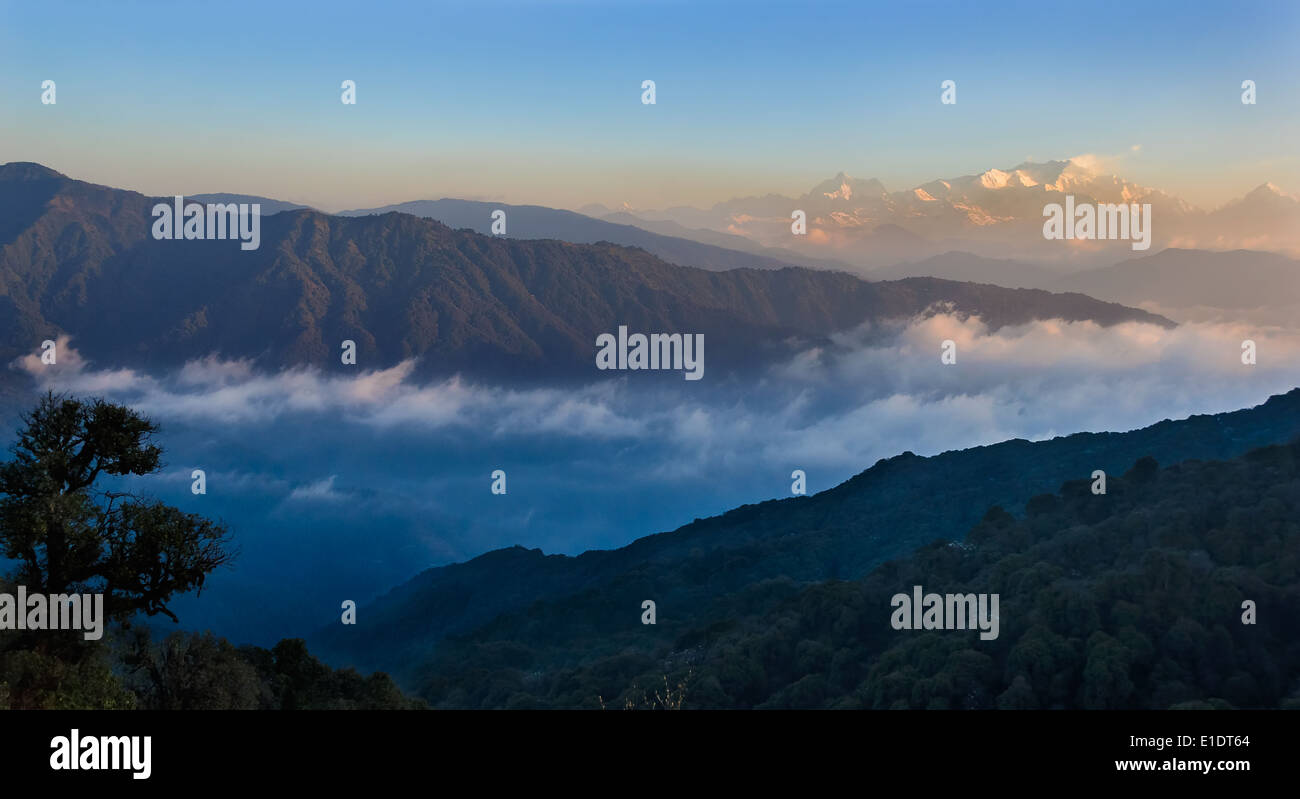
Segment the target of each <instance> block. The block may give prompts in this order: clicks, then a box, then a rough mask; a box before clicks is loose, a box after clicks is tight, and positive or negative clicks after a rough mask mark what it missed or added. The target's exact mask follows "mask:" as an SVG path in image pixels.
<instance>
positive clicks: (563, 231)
mask: <svg viewBox="0 0 1300 799" xmlns="http://www.w3.org/2000/svg"><path fill="white" fill-rule="evenodd" d="M498 210H500V211H505V213H506V219H505V222H506V232H505V235H506V237H507V238H514V239H559V240H560V241H567V242H571V243H573V244H596V243H599V242H609V243H611V244H619V245H622V246H624V247H639V248H640V249H643V250H645V251H646V252H648V253H650V254H652V255H655V256H658V257H659V258H661V259H663V260H664V261H667V262H668V263H671V264H677V265H679V266H693V267H696V268H698V269H710V270H714V271H723V270H727V269H742V268H748V269H783V268H785V267H787V266H791V265H794V266H811V267H816V268H819V269H844V270H848V269H850V267H849V266H848V265H847V264H844V263H840V262H837V261H833V260H829V259H819V258H813V257H809V256H807V255H803V254H800V253H797V252H794V251H791V250H780V249H774V248H768V247H763V246H762V245H759V244H755V243H754V242H752V241H750V240H749V239H746V238H744V237H743V236H727V235H726V234H721V233H710V232H709V231H702V232H701V237H702V238H707V239H711V241H708V242H699V241H693V240H691V239H690V238H684V237H682V236H680V235H678V234H677V233H669V234H667V235H663V234H661V233H656V232H652V228H654V227H658V228H663V229H667V230H674V229H676V228H677V227H679V226H677V225H674V224H672V223H662V224H656V223H639V224H625V223H621V222H614V221H606V220H601V219H593V218H592V217H589V216H584V215H583V214H579V213H575V212H573V211H565V210H561V209H556V208H546V207H543V206H540V205H509V204H507V203H489V202H479V201H474V200H456V199H442V200H416V201H414V202H405V203H398V204H396V205H385V206H383V207H382V208H366V209H359V210H353V211H341V212H340V213H339V216H374V215H378V214H388V213H401V214H411V215H412V216H421V217H425V218H427V219H436V220H437V221H439V222H441V223H443V224H444V225H447V226H448V227H452V228H468V229H470V230H473V231H475V232H476V233H482V234H484V235H490V234H491V232H492V221H493V220H492V213H493V212H494V211H498ZM638 222H639V220H638ZM685 232H689V231H685Z"/></svg>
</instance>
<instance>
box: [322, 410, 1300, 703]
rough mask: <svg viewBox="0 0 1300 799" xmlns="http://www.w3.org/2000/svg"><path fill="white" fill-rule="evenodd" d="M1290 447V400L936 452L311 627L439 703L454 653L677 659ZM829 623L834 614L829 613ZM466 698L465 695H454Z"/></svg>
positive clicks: (400, 592) (518, 561)
mask: <svg viewBox="0 0 1300 799" xmlns="http://www.w3.org/2000/svg"><path fill="white" fill-rule="evenodd" d="M1297 436H1300V389H1296V390H1293V391H1291V392H1289V393H1287V394H1285V395H1281V396H1275V397H1272V398H1270V399H1269V400H1268V401H1267V402H1265V403H1264V404H1262V405H1259V406H1257V407H1254V408H1250V409H1246V410H1241V411H1236V412H1232V413H1222V414H1216V415H1206V416H1192V417H1190V418H1187V419H1182V420H1178V421H1168V420H1167V421H1163V422H1160V423H1158V424H1155V425H1152V426H1150V427H1146V428H1142V429H1140V430H1134V431H1130V432H1124V433H1077V434H1074V435H1070V436H1064V437H1061V438H1055V439H1052V440H1050V441H1040V442H1029V441H1024V440H1019V439H1017V440H1012V441H1005V442H1002V443H999V444H993V445H990V446H983V447H975V448H972V449H966V450H960V451H954V452H946V453H943V454H941V455H936V456H934V457H918V456H916V455H913V454H912V453H910V452H907V453H903V454H902V455H899V456H897V457H894V458H889V459H885V460H881V461H880V462H878V463H876V464H875V465H874V466H872V467H871V468H869V469H867V470H866V471H864V472H862V473H861V474H858V475H857V476H855V477H853V478H851V479H849V480H847V481H846V482H844V483H842V484H840V485H838V486H836V487H835V488H832V489H829V490H827V491H823V492H821V493H819V494H816V495H814V496H809V497H792V498H789V499H783V500H770V501H767V502H763V503H761V504H758V505H746V506H743V507H740V508H736V509H735V510H732V511H729V512H727V513H725V514H722V515H721V516H717V517H713V518H709V519H697V520H695V521H694V522H692V523H690V524H687V525H685V526H683V527H681V528H679V529H677V530H674V531H672V532H667V533H660V534H657V535H649V536H646V537H644V538H640V539H637V540H636V541H634V542H633V543H631V544H628V545H627V546H625V547H621V548H619V549H614V550H601V551H591V552H586V553H584V554H582V555H579V556H577V557H569V556H563V555H545V554H543V553H542V552H541V551H540V550H535V549H533V550H529V549H524V548H522V547H514V548H511V549H503V550H498V551H494V552H489V553H487V554H485V555H482V556H480V557H477V558H474V559H473V560H471V561H468V562H466V563H460V564H455V565H451V566H443V567H439V568H434V569H429V570H428V571H426V572H423V573H422V574H420V575H418V576H416V577H415V578H413V579H411V580H410V581H409V582H407V583H405V584H403V585H401V586H399V587H397V588H395V589H393V590H392V591H390V592H389V593H388V594H385V595H384V596H382V597H380V598H378V599H376V600H375V601H373V602H372V603H370V604H368V605H364V606H363V607H362V608H361V609H360V610H359V615H358V618H359V619H364V622H363V623H358V624H357V625H355V626H343V625H339V624H337V623H335V624H332V625H330V626H328V627H326V628H324V629H322V630H321V631H320V632H319V633H318V634H317V635H316V636H315V637H314V639H313V640H312V649H313V651H319V652H321V653H323V654H325V655H326V656H327V657H328V659H331V660H333V661H335V662H337V663H339V664H351V665H357V666H360V667H363V668H366V669H384V670H387V671H389V672H390V673H393V674H394V675H395V676H396V677H397V678H399V680H401V681H402V682H403V683H404V684H405V685H406V686H407V687H408V688H416V689H419V690H422V691H423V692H425V694H426V695H427V696H434V695H439V696H442V697H444V698H445V690H446V689H448V687H449V686H450V685H456V684H457V683H455V682H451V683H449V682H448V680H450V679H451V678H452V675H451V674H450V672H447V673H444V672H443V671H441V669H448V670H451V669H455V666H453V665H452V664H453V663H455V662H457V660H458V658H460V656H461V654H464V653H465V652H470V653H472V654H473V656H474V657H475V658H486V661H484V663H483V664H480V663H477V662H476V663H475V668H477V667H479V666H480V665H484V664H486V665H488V666H492V667H494V668H497V667H499V668H503V669H507V670H510V669H514V670H526V671H528V672H533V673H535V674H536V675H545V674H546V673H547V672H548V671H549V670H550V669H555V668H564V669H575V668H580V667H582V666H583V664H590V663H593V662H595V661H597V660H598V659H600V658H604V657H607V656H620V657H625V658H629V659H631V660H632V661H635V662H642V663H644V662H645V658H647V657H650V656H651V655H654V656H656V657H663V656H664V655H665V654H666V653H667V652H670V651H673V650H678V654H679V655H682V654H688V653H683V652H681V651H680V650H683V649H689V648H690V647H692V646H693V642H698V641H701V640H704V639H707V638H709V637H711V636H712V635H715V634H717V633H719V632H723V631H726V630H727V629H729V626H730V625H731V624H732V623H734V620H735V618H736V617H737V616H738V615H740V614H742V613H744V614H753V613H758V612H759V611H761V609H762V608H764V607H769V606H771V603H773V602H777V601H780V600H783V599H785V598H787V597H789V596H791V595H793V594H794V593H795V592H797V590H798V589H799V588H800V586H802V585H805V584H808V583H812V582H817V581H822V580H832V579H839V580H854V579H858V578H860V577H862V576H863V575H864V574H866V573H867V572H868V571H869V570H870V569H872V568H873V567H875V566H876V565H878V564H880V563H882V562H884V561H886V560H889V559H891V558H897V557H901V556H903V555H906V554H907V553H910V552H912V551H913V550H915V549H917V548H918V547H922V546H924V545H926V544H929V543H930V542H932V541H935V540H936V539H948V540H960V539H961V538H962V537H963V536H964V535H965V533H966V532H967V531H968V530H969V529H970V528H971V527H972V526H973V525H975V524H976V523H977V522H979V521H980V519H981V518H983V517H984V516H985V514H986V512H987V511H988V510H989V508H990V507H992V506H1000V508H1001V509H1002V510H1003V511H1004V512H1010V513H1020V512H1022V511H1023V510H1024V509H1025V507H1026V503H1027V502H1028V501H1029V500H1030V499H1031V498H1032V497H1035V496H1036V495H1039V494H1042V493H1045V492H1053V491H1056V490H1057V489H1058V488H1060V486H1061V485H1062V483H1065V482H1066V481H1086V480H1088V479H1090V476H1091V475H1092V473H1093V470H1095V469H1102V470H1104V471H1105V472H1106V473H1107V474H1109V475H1120V474H1122V473H1124V472H1125V471H1127V470H1128V469H1129V468H1130V467H1132V466H1133V464H1134V463H1135V462H1136V461H1137V460H1139V459H1141V458H1143V457H1146V456H1151V457H1154V458H1155V459H1156V461H1158V462H1160V463H1161V464H1172V463H1177V462H1180V461H1186V460H1189V459H1209V458H1231V457H1236V456H1238V455H1240V454H1242V453H1244V452H1247V451H1249V450H1251V449H1253V448H1255V447H1260V446H1266V445H1270V444H1275V443H1284V442H1289V441H1292V440H1295V439H1296V438H1297ZM645 599H653V600H655V602H656V603H657V607H658V611H657V612H658V623H657V624H656V625H655V626H653V627H646V626H642V625H641V624H640V623H639V621H638V617H639V614H640V608H641V602H642V601H643V600H645ZM823 611H824V614H829V615H828V616H824V617H825V618H827V619H831V620H833V619H834V617H835V615H836V614H837V613H838V612H839V611H838V610H836V609H835V608H834V607H826V608H823ZM881 613H882V614H883V613H885V611H884V610H882V611H881ZM828 623H829V622H828ZM880 628H881V629H882V630H883V629H885V628H886V626H885V622H884V616H882V617H881V621H880ZM444 651H446V652H450V653H451V654H450V655H448V656H447V657H443V654H444ZM649 662H650V663H651V664H656V663H657V661H654V660H651V661H649ZM655 668H658V666H657V665H655ZM664 670H665V671H670V670H671V667H670V666H667V665H665V666H664ZM479 677H480V678H481V679H480V680H479V685H477V687H469V686H465V685H463V684H462V685H461V687H462V689H463V690H466V691H469V692H478V691H480V690H482V691H488V690H489V686H488V685H487V684H486V683H484V682H483V680H485V679H486V678H487V675H486V674H483V673H480V674H479ZM495 701H499V702H501V703H502V704H504V702H505V699H504V698H500V697H498V698H497V700H495ZM462 703H464V704H473V703H474V700H472V699H471V698H470V695H469V694H467V695H465V696H462V697H461V699H460V700H459V701H458V700H456V699H454V698H452V699H451V701H450V704H452V705H457V704H462Z"/></svg>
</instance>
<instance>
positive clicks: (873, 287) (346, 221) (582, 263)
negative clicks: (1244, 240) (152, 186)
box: [0, 163, 1172, 378]
mask: <svg viewBox="0 0 1300 799" xmlns="http://www.w3.org/2000/svg"><path fill="white" fill-rule="evenodd" d="M223 196H228V195H223ZM159 201H163V202H170V198H149V197H146V196H144V195H141V194H138V193H136V192H131V191H123V190H119V189H113V188H108V187H105V186H98V185H94V184H90V183H85V182H82V181H77V180H73V179H70V178H68V177H66V176H64V175H61V174H59V173H58V172H55V171H53V170H50V169H48V168H45V167H42V166H40V165H37V164H29V163H12V164H7V165H5V166H3V167H0V357H3V358H4V359H5V360H6V361H8V360H11V359H12V358H14V357H15V356H17V355H19V354H25V353H33V352H36V351H37V350H38V348H39V346H40V342H41V341H42V340H43V339H46V338H54V337H56V336H57V335H59V334H68V335H70V336H72V337H73V342H74V346H75V347H77V348H78V349H79V351H81V352H82V353H83V354H84V355H86V356H88V357H89V358H90V359H91V360H93V361H95V362H97V363H99V364H100V365H114V366H126V365H129V366H136V367H140V368H146V369H156V368H166V367H168V366H174V365H177V364H179V363H182V362H184V361H186V360H190V359H194V358H199V357H203V356H205V355H208V354H212V353H219V354H221V355H223V356H226V357H248V358H258V359H260V362H261V363H263V364H264V365H267V366H285V365H294V364H312V365H316V366H320V367H323V368H335V369H338V368H343V367H341V366H340V359H339V353H340V344H341V342H342V341H343V340H345V339H350V340H353V341H355V342H356V344H357V349H358V355H359V365H361V366H363V367H367V368H373V367H387V366H392V365H394V364H396V363H398V362H400V361H402V360H404V359H407V358H411V357H416V356H418V357H419V358H420V359H421V368H422V369H423V370H425V372H427V373H430V374H433V373H437V374H447V373H452V372H463V373H467V374H478V375H494V376H501V377H509V378H528V377H536V378H547V377H566V376H577V377H583V376H586V377H591V376H593V375H594V371H593V370H594V350H595V340H596V337H597V336H598V335H599V334H602V333H608V332H613V331H615V330H616V329H617V327H618V326H619V325H627V326H628V327H629V328H630V329H631V330H632V331H634V332H635V331H638V330H639V331H643V332H690V333H702V334H705V336H706V339H707V341H708V358H709V361H708V363H709V369H710V370H711V371H710V373H711V374H718V373H726V372H728V371H732V370H744V369H748V368H752V367H756V366H759V365H761V364H763V363H767V362H770V361H771V360H772V359H773V358H780V357H783V356H784V355H785V354H787V353H788V352H789V351H790V348H791V347H792V346H795V343H796V342H798V341H800V340H803V341H820V340H822V338H823V337H826V336H828V335H829V334H831V333H834V332H836V331H841V330H845V329H848V328H852V327H854V326H857V325H859V324H862V323H863V322H867V321H880V320H885V319H907V318H910V317H913V316H916V315H918V314H924V313H927V312H930V311H932V310H933V309H935V308H939V307H944V308H948V309H951V310H953V311H954V312H957V313H960V314H974V315H979V316H980V317H982V318H983V319H984V320H985V321H986V322H987V323H988V324H990V325H991V326H992V327H995V328H996V327H1000V326H1003V325H1008V324H1019V323H1024V322H1027V321H1030V320H1034V319H1045V318H1061V319H1066V320H1085V319H1086V320H1094V321H1096V322H1098V323H1100V324H1103V325H1109V324H1115V323H1118V322H1124V321H1131V320H1138V321H1145V322H1152V323H1156V324H1161V325H1166V326H1168V325H1171V324H1172V323H1170V322H1169V321H1168V320H1167V319H1164V318H1162V317H1159V316H1156V315H1153V314H1150V313H1147V312H1144V311H1140V310H1136V309H1132V308H1126V307H1123V306H1120V305H1116V304H1112V303H1103V302H1100V301H1097V300H1094V299H1092V298H1089V297H1086V296H1083V295H1079V294H1049V293H1047V292H1042V291H1026V290H1013V289H1004V288H999V287H996V286H987V285H976V284H971V283H958V282H952V281H944V280H936V279H930V278H914V279H908V280H901V281H893V282H878V283H871V282H866V281H863V280H859V279H857V278H855V277H853V276H851V275H848V274H844V273H836V272H829V271H822V270H812V269H803V268H795V267H788V268H782V269H766V270H761V269H734V270H730V271H727V272H714V271H707V270H703V269H697V268H689V267H682V266H675V265H672V264H669V263H665V262H664V261H663V260H661V259H660V258H657V257H655V256H654V255H651V254H650V253H648V252H646V251H644V250H640V249H632V248H628V247H623V246H616V245H613V244H608V243H597V244H571V243H566V242H563V241H555V240H521V239H515V238H502V237H490V236H484V235H482V234H479V233H474V232H472V231H466V230H452V229H451V228H449V227H447V226H446V225H443V224H440V223H438V222H434V221H431V220H428V219H423V218H417V217H414V216H410V215H406V214H401V213H386V214H382V215H378V216H361V217H346V216H330V215H327V214H323V213H320V212H318V211H313V210H305V209H300V210H288V211H283V212H280V213H276V214H271V215H269V216H264V217H263V218H262V219H261V243H260V247H259V248H258V249H256V250H251V251H242V250H241V249H240V247H239V244H238V243H236V242H233V241H209V240H194V241H167V240H163V241H157V240H154V239H153V238H152V236H151V235H150V230H151V225H152V221H153V220H152V218H151V209H152V207H153V205H154V203H156V202H159ZM719 257H721V255H719ZM745 257H749V256H745Z"/></svg>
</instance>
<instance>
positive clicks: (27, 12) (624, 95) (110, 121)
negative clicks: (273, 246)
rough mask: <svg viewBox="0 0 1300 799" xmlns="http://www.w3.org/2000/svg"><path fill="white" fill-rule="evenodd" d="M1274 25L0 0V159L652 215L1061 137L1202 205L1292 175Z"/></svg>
mask: <svg viewBox="0 0 1300 799" xmlns="http://www.w3.org/2000/svg"><path fill="white" fill-rule="evenodd" d="M993 5H997V6H999V7H998V8H996V9H995V8H991V7H990V6H993ZM1298 34H1300V4H1297V3H1294V2H1283V1H1282V0H1276V1H1275V2H1267V3H1258V2H1241V1H1240V0H1237V1H1235V2H1231V3H1217V2H1197V3H1188V2H1171V3H1132V2H1119V3H1112V2H1088V3H1074V4H1068V5H1067V4H1064V3H1057V2H1033V3H997V4H994V3H984V2H953V3H933V4H931V3H919V2H896V3H891V4H889V5H877V4H872V3H867V2H850V3H808V4H805V3H800V2H794V3H791V2H781V3H771V4H768V3H755V2H747V3H715V2H705V1H704V0H694V1H693V2H680V3H677V2H667V3H665V2H655V3H648V2H638V3H627V2H614V1H612V0H606V1H605V2H532V3H519V2H516V3H488V2H478V3H427V2H426V3H389V2H367V3H347V4H343V3H332V2H328V1H318V2H312V3H267V2H254V3H242V2H224V3H219V4H214V3H156V4H155V3H114V4H107V3H105V4H97V5H91V4H80V3H78V4H66V5H65V4H63V3H58V2H41V3H37V2H31V1H30V0H23V2H10V0H0V162H2V161H20V160H21V161H38V162H41V163H44V164H46V165H48V166H51V167H53V168H55V169H58V170H60V171H62V172H65V173H67V174H69V175H71V176H73V177H77V178H81V179H85V180H91V181H94V182H99V183H106V184H110V185H113V186H119V187H122V188H131V189H136V190H139V191H143V192H145V193H148V194H156V195H170V194H175V193H198V192H214V191H230V192H242V193H249V194H262V195H267V196H272V197H278V198H281V199H287V200H297V201H300V202H307V203H311V204H313V205H317V206H319V207H321V208H324V209H326V210H339V209H342V208H355V207H368V206H375V205H382V204H386V203H390V202H399V201H403V200H412V199H423V198H437V197H442V196H454V197H467V198H480V199H500V200H504V201H507V202H516V203H538V204H545V205H553V206H563V207H577V206H580V205H582V204H584V203H588V202H601V203H604V204H607V205H611V206H613V205H618V204H620V203H623V202H627V203H630V204H631V205H632V206H634V207H638V208H653V207H664V206H669V205H680V204H691V205H709V204H712V203H713V202H716V201H719V200H722V199H726V198H729V197H733V196H737V195H747V194H764V193H768V192H779V193H784V194H802V193H803V192H805V191H807V190H808V189H809V188H811V186H812V185H813V184H814V183H816V182H818V181H819V180H821V179H824V178H826V177H829V176H831V175H833V174H835V173H836V172H838V171H841V170H843V171H845V172H848V173H849V174H851V175H854V176H858V177H878V178H880V179H881V180H882V181H883V182H884V183H885V185H886V186H887V187H889V188H890V189H892V190H898V189H904V188H909V187H911V186H913V185H916V184H919V183H922V182H925V181H928V180H931V179H934V178H939V177H953V176H957V175H963V174H971V173H978V172H981V171H983V170H985V169H987V168H990V167H1003V168H1005V167H1009V166H1013V165H1015V164H1017V163H1019V162H1021V161H1023V160H1026V159H1031V158H1032V159H1033V160H1039V161H1043V160H1049V159H1054V158H1067V157H1070V156H1075V155H1079V154H1084V153H1090V154H1096V155H1101V156H1114V159H1113V160H1112V163H1113V166H1114V169H1113V171H1116V172H1118V173H1119V174H1122V175H1124V176H1125V177H1127V178H1128V179H1130V180H1134V181H1137V182H1139V183H1142V184H1146V185H1152V186H1156V187H1159V188H1163V189H1165V190H1167V191H1170V192H1172V193H1174V194H1176V195H1179V196H1181V197H1183V198H1184V199H1187V200H1188V201H1190V202H1192V203H1194V204H1197V205H1201V206H1207V207H1212V206H1216V205H1219V204H1222V203H1223V202H1225V201H1227V200H1229V199H1231V198H1233V197H1236V196H1239V195H1241V194H1244V193H1245V192H1246V191H1248V190H1249V189H1251V188H1253V187H1254V186H1257V185H1259V184H1260V183H1263V182H1265V181H1272V182H1274V183H1276V184H1278V185H1280V186H1281V187H1282V188H1283V189H1285V190H1287V191H1290V192H1292V193H1300V155H1298V154H1297V146H1296V142H1297V141H1300V124H1298V123H1300V91H1297V87H1296V84H1297V81H1298V80H1300V47H1297V42H1298V41H1300V36H1298ZM1248 78H1249V79H1252V80H1254V81H1256V83H1257V85H1258V104H1257V105H1254V106H1248V105H1243V104H1242V103H1241V99H1240V96H1241V89H1240V85H1241V82H1242V81H1243V80H1245V79H1248ZM46 79H50V80H54V81H56V83H57V87H58V89H57V91H58V95H57V97H58V102H57V105H53V106H48V105H42V104H41V102H40V95H41V89H40V86H41V82H42V81H43V80H46ZM345 79H351V80H354V81H356V83H357V104H356V105H354V106H348V105H344V104H342V103H341V102H340V93H341V91H340V84H341V82H342V81H343V80H345ZM645 79H652V80H654V81H656V84H657V95H658V96H657V101H658V102H657V103H656V104H655V105H653V106H647V105H642V103H641V81H642V80H645ZM947 79H951V80H954V81H956V83H957V99H958V102H957V104H956V105H955V106H945V105H941V104H940V102H939V94H940V83H941V82H942V81H943V80H947ZM1135 147H1136V148H1138V149H1136V150H1135V149H1134V148H1135Z"/></svg>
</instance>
